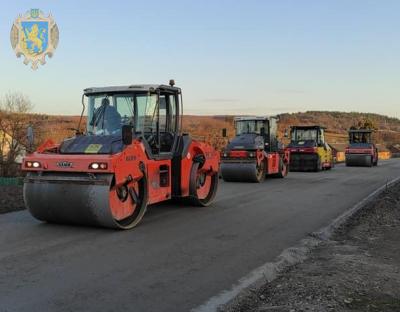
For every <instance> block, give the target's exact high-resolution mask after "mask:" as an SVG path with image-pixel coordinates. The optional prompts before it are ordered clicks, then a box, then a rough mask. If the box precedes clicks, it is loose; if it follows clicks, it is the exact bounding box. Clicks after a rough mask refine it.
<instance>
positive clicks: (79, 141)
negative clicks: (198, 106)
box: [60, 82, 181, 158]
mask: <svg viewBox="0 0 400 312" xmlns="http://www.w3.org/2000/svg"><path fill="white" fill-rule="evenodd" d="M180 96H181V89H180V88H177V87H174V84H173V82H171V83H170V85H169V86H167V85H132V86H123V87H105V88H89V89H85V90H84V100H85V102H86V105H84V106H87V121H86V132H85V133H84V134H82V135H77V136H76V137H74V138H72V139H69V140H66V141H64V142H63V143H62V145H61V147H60V150H61V153H65V154H81V153H83V154H87V153H94V154H114V153H118V152H121V151H122V150H123V149H124V147H125V145H124V140H123V137H124V136H126V133H127V131H128V132H129V131H130V132H131V133H132V135H131V137H133V138H139V139H141V140H142V142H143V143H144V145H145V148H146V152H147V153H148V154H149V157H150V158H154V157H156V158H157V157H163V156H165V157H167V158H169V156H171V155H172V154H173V152H174V150H175V149H176V147H177V145H178V139H179V133H180V105H181V98H180ZM123 132H125V133H124V134H123ZM125 144H126V143H125Z"/></svg>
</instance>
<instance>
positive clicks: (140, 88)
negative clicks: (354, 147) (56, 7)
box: [22, 80, 220, 229]
mask: <svg viewBox="0 0 400 312" xmlns="http://www.w3.org/2000/svg"><path fill="white" fill-rule="evenodd" d="M82 104H83V112H82V115H81V121H82V120H85V119H86V123H87V125H86V131H85V132H82V131H80V123H81V122H80V123H79V125H78V128H77V130H76V134H75V136H73V137H71V138H67V139H65V140H63V142H61V144H55V143H54V142H52V141H51V140H48V141H47V142H45V143H44V144H43V145H41V146H40V147H39V148H38V149H37V150H36V151H35V152H33V153H32V154H30V155H28V156H27V157H25V158H24V160H23V163H22V169H23V170H24V171H25V172H26V177H25V180H24V191H23V193H24V201H25V204H26V207H27V208H28V210H29V211H30V213H31V214H32V215H33V216H34V217H35V218H37V219H39V220H42V221H47V222H53V223H64V224H79V225H93V226H102V227H108V228H116V229H131V228H133V227H134V226H136V225H137V224H138V223H139V222H140V221H141V219H142V218H143V216H144V214H145V212H146V208H147V206H148V205H151V204H155V203H159V202H163V201H166V200H169V199H172V198H178V199H180V198H187V199H189V202H191V203H192V204H193V205H196V206H208V205H210V204H211V202H212V201H213V199H214V197H215V195H216V192H217V187H218V171H219V157H220V155H219V153H217V152H216V151H215V150H214V149H213V148H212V147H211V146H209V145H208V144H206V143H203V142H198V141H194V140H192V139H191V137H190V136H189V135H188V134H184V133H182V115H181V114H182V92H181V89H180V88H178V87H175V86H174V81H173V80H171V81H170V84H169V85H130V86H121V87H102V88H88V89H85V90H84V94H83V96H82ZM86 108H87V109H86ZM85 111H87V116H86V118H85V117H84V116H83V115H84V114H85Z"/></svg>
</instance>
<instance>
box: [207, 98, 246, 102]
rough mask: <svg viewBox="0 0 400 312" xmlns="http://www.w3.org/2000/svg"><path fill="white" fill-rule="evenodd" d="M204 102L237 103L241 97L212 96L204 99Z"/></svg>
mask: <svg viewBox="0 0 400 312" xmlns="http://www.w3.org/2000/svg"><path fill="white" fill-rule="evenodd" d="M202 102H206V103H237V102H239V99H229V98H210V99H203V100H202Z"/></svg>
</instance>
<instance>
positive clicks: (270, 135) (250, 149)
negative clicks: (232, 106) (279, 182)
mask: <svg viewBox="0 0 400 312" xmlns="http://www.w3.org/2000/svg"><path fill="white" fill-rule="evenodd" d="M234 122H235V130H236V136H235V138H234V139H233V140H232V141H230V142H229V143H228V145H227V146H226V148H225V149H224V151H223V152H222V155H221V156H222V157H221V176H222V178H223V179H224V181H227V182H262V181H263V180H264V178H265V176H266V175H268V176H276V177H280V178H284V177H285V176H286V175H287V173H288V164H289V153H288V152H285V151H284V149H283V148H282V144H281V143H280V142H279V141H278V139H277V118H276V117H235V119H234ZM225 132H226V131H224V133H225Z"/></svg>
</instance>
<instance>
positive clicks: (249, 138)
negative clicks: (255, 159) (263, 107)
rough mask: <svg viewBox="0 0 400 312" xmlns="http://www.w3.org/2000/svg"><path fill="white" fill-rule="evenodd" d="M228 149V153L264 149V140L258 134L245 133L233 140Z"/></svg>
mask: <svg viewBox="0 0 400 312" xmlns="http://www.w3.org/2000/svg"><path fill="white" fill-rule="evenodd" d="M226 149H227V150H228V151H230V150H257V149H264V138H263V137H262V136H260V135H258V134H256V133H243V134H240V135H237V136H236V137H235V138H233V139H232V141H231V142H230V143H229V144H228V146H227V147H226Z"/></svg>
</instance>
